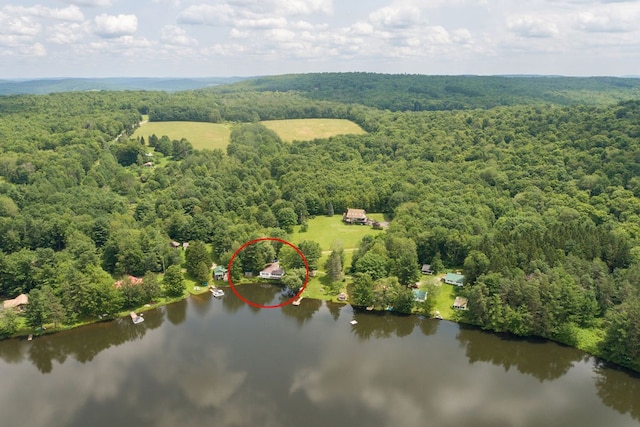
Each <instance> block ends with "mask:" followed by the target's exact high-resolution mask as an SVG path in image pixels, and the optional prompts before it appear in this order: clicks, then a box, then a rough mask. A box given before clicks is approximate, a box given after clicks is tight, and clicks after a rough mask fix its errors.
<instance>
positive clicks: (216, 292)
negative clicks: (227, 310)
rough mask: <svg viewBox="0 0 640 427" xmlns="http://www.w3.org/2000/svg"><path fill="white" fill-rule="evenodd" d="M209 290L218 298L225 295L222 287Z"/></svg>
mask: <svg viewBox="0 0 640 427" xmlns="http://www.w3.org/2000/svg"><path fill="white" fill-rule="evenodd" d="M209 291H210V292H211V294H213V296H214V297H216V298H222V297H223V296H224V291H223V290H222V289H220V288H211V289H209Z"/></svg>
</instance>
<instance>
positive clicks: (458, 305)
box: [453, 297, 468, 310]
mask: <svg viewBox="0 0 640 427" xmlns="http://www.w3.org/2000/svg"><path fill="white" fill-rule="evenodd" d="M467 303H468V301H467V299H466V298H463V297H456V299H455V301H453V308H455V309H456V310H466V309H467Z"/></svg>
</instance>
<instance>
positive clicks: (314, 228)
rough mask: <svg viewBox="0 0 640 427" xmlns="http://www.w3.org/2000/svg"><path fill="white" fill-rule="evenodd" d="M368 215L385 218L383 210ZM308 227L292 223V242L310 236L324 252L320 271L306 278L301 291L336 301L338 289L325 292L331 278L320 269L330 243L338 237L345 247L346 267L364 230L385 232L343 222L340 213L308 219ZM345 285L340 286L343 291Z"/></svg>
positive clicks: (367, 231) (308, 296) (379, 219)
mask: <svg viewBox="0 0 640 427" xmlns="http://www.w3.org/2000/svg"><path fill="white" fill-rule="evenodd" d="M367 216H368V217H369V218H373V219H375V220H378V221H383V220H384V215H383V214H367ZM308 224H309V228H308V229H307V231H305V232H301V231H300V226H296V227H294V230H293V236H292V237H291V243H293V244H298V243H300V242H301V241H303V240H312V241H314V242H318V243H319V244H320V247H321V248H322V251H323V255H322V257H321V258H320V260H319V261H318V265H319V266H320V271H318V275H317V276H316V277H312V278H311V279H310V280H309V284H308V285H307V289H306V290H305V291H304V296H305V297H306V298H317V299H323V300H332V301H337V299H336V298H337V293H334V294H330V293H329V292H328V290H327V289H328V286H329V284H330V281H329V280H328V277H327V276H326V274H325V273H324V271H322V266H323V265H324V263H325V261H326V260H327V258H329V251H330V250H331V244H332V243H333V242H334V241H336V240H339V241H340V242H341V243H342V247H343V248H344V255H345V262H344V266H343V267H344V269H345V270H347V269H348V268H349V267H350V266H351V260H352V258H353V253H354V251H355V250H356V249H357V248H358V245H359V243H360V240H362V238H363V237H364V236H366V235H367V234H372V235H375V234H378V233H384V231H382V230H374V229H373V228H371V227H370V226H366V225H347V224H345V223H343V222H342V215H334V216H331V217H328V216H317V217H315V218H311V219H310V220H308ZM348 282H349V278H347V280H346V281H345V283H344V285H345V286H346V284H347V283H348ZM344 290H345V289H344V288H343V289H342V291H344Z"/></svg>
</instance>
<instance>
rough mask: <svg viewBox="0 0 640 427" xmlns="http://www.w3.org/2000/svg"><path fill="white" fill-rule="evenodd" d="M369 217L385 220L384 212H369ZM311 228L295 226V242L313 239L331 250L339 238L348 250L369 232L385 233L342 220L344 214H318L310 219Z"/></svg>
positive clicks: (356, 245)
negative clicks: (302, 229)
mask: <svg viewBox="0 0 640 427" xmlns="http://www.w3.org/2000/svg"><path fill="white" fill-rule="evenodd" d="M367 217H369V218H372V219H375V220H377V221H384V215H383V214H375V213H374V214H370V213H368V214H367ZM307 222H308V224H309V228H308V229H307V231H305V232H300V226H299V225H298V226H295V227H294V229H293V236H292V237H291V240H292V243H293V244H298V243H300V242H301V241H303V240H312V241H314V242H318V243H319V244H320V247H321V248H322V250H323V251H328V250H331V244H332V243H333V242H334V241H336V240H339V241H340V242H341V243H342V247H343V248H344V249H345V251H347V252H348V250H350V249H355V248H357V247H358V244H359V243H360V240H362V237H364V236H366V235H367V234H373V235H375V234H377V233H383V232H384V231H382V230H374V229H373V228H372V227H371V226H370V225H348V224H345V223H343V222H342V215H341V214H336V215H334V216H317V217H315V218H311V219H309V220H308V221H307Z"/></svg>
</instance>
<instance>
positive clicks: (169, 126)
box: [133, 122, 231, 150]
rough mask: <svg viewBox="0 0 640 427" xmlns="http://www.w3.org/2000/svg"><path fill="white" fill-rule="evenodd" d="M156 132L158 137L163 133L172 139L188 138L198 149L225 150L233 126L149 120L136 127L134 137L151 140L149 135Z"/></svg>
mask: <svg viewBox="0 0 640 427" xmlns="http://www.w3.org/2000/svg"><path fill="white" fill-rule="evenodd" d="M154 133H155V134H156V136H157V137H158V138H160V137H161V136H162V135H167V136H168V137H169V138H171V139H181V138H186V139H188V140H189V142H190V143H191V144H192V145H193V148H196V149H198V150H202V149H208V150H213V149H216V148H219V149H221V150H225V149H226V148H227V145H228V144H229V136H230V135H231V126H230V125H227V124H218V123H200V122H147V123H143V124H142V125H141V126H140V127H139V128H138V129H136V131H135V132H134V134H133V138H137V137H139V136H142V137H144V139H145V141H149V136H150V135H152V134H154Z"/></svg>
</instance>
